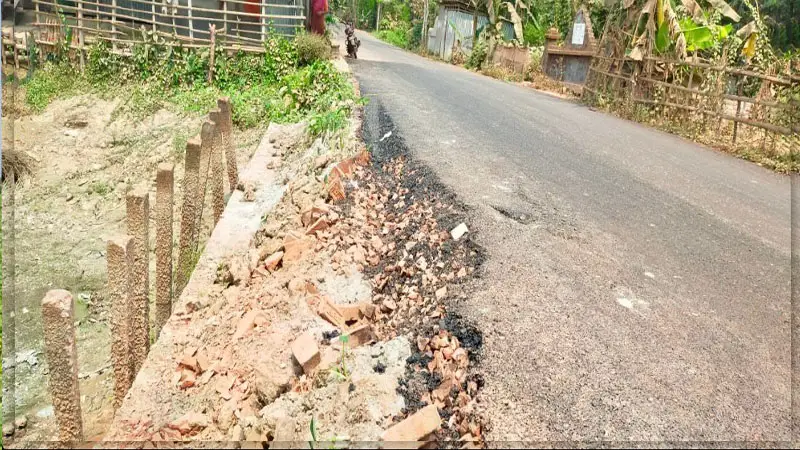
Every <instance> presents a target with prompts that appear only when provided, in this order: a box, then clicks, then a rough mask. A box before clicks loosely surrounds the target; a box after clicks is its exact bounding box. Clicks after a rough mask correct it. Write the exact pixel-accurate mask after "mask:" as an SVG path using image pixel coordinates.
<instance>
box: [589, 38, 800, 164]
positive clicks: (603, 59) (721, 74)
mask: <svg viewBox="0 0 800 450" xmlns="http://www.w3.org/2000/svg"><path fill="white" fill-rule="evenodd" d="M606 32H607V30H604V36H603V37H602V38H601V43H600V45H598V46H597V53H596V54H595V56H594V57H593V59H592V63H591V65H590V68H589V74H588V76H587V79H586V84H585V86H584V87H583V90H584V99H585V101H586V102H588V103H590V104H599V103H604V104H607V105H610V106H611V107H614V108H617V109H619V110H623V111H627V112H630V111H632V110H634V109H635V105H640V106H644V107H646V110H647V111H648V112H650V114H651V116H650V118H671V119H677V120H673V121H674V122H677V123H683V124H689V123H691V124H694V125H697V126H696V127H695V128H697V129H698V130H697V131H695V133H704V132H708V133H709V134H710V135H712V136H715V137H716V139H723V138H724V139H727V138H728V136H727V135H724V133H722V134H721V133H720V130H721V129H727V130H730V129H731V128H732V133H730V142H731V143H732V144H736V143H737V139H741V136H742V133H741V128H742V126H743V125H746V126H747V127H751V129H750V130H749V131H750V135H753V134H758V135H759V138H758V139H751V140H750V141H751V142H750V143H751V144H752V143H753V142H757V141H760V143H759V145H760V147H761V149H762V150H764V149H765V146H767V145H768V142H770V143H771V144H772V147H773V149H774V148H775V147H780V148H779V149H778V150H779V151H780V152H781V153H788V152H791V153H796V152H797V151H798V150H800V149H799V148H798V145H800V138H798V136H799V135H800V102H798V101H797V100H795V99H793V98H792V96H791V95H790V93H791V92H794V93H796V92H797V91H798V89H800V74H797V73H794V72H793V71H792V70H791V69H790V68H786V69H785V70H784V71H783V72H784V73H778V74H776V73H760V72H757V71H754V70H752V68H750V67H748V68H745V67H731V66H727V65H726V64H719V65H717V64H710V63H707V62H701V61H698V60H697V59H688V60H685V61H678V60H674V59H668V58H662V57H656V56H645V57H643V58H641V59H633V58H630V57H629V56H627V55H626V53H627V52H626V51H625V50H624V49H625V47H626V46H625V44H624V40H623V43H622V45H620V44H621V43H620V42H614V40H613V39H608V37H607V33H606ZM608 34H610V35H614V33H608ZM609 40H610V41H611V42H609ZM603 41H605V42H603ZM726 55H727V49H726V50H724V51H723V57H722V58H721V60H722V61H726V60H727V58H726V57H725V56H726ZM688 121H690V122H688ZM731 124H732V126H731ZM723 125H725V128H723Z"/></svg>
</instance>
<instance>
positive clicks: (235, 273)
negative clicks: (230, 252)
mask: <svg viewBox="0 0 800 450" xmlns="http://www.w3.org/2000/svg"><path fill="white" fill-rule="evenodd" d="M230 272H231V275H232V278H233V283H231V284H237V285H241V286H247V283H248V282H249V281H250V271H249V270H248V269H247V263H246V262H245V261H244V259H243V258H233V260H231V262H230Z"/></svg>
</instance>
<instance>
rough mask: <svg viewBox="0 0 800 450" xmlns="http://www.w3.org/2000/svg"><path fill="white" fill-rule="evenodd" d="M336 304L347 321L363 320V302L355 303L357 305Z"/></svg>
mask: <svg viewBox="0 0 800 450" xmlns="http://www.w3.org/2000/svg"><path fill="white" fill-rule="evenodd" d="M335 306H336V309H338V310H339V312H340V313H341V315H342V318H343V319H344V322H345V323H348V322H355V321H358V320H361V316H362V314H361V306H362V305H361V304H355V305H339V304H337V305H335Z"/></svg>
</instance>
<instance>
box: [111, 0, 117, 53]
mask: <svg viewBox="0 0 800 450" xmlns="http://www.w3.org/2000/svg"><path fill="white" fill-rule="evenodd" d="M111 33H112V34H114V35H116V34H117V0H111ZM111 48H112V49H113V50H114V51H116V50H117V43H116V42H112V44H111Z"/></svg>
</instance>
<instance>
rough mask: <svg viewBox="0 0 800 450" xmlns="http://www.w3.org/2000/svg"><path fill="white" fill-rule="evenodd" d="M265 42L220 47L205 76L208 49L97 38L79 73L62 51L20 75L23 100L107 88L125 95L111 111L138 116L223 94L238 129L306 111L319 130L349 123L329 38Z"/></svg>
mask: <svg viewBox="0 0 800 450" xmlns="http://www.w3.org/2000/svg"><path fill="white" fill-rule="evenodd" d="M323 44H324V45H323ZM264 49H265V53H264V54H248V53H244V52H238V53H234V54H228V53H226V52H224V51H222V50H218V52H217V54H216V55H215V64H214V79H213V81H212V82H211V83H209V82H208V80H207V77H208V71H209V65H210V55H209V51H208V49H199V50H194V49H184V48H181V47H170V46H167V45H164V44H162V43H158V42H150V41H147V42H142V43H140V44H136V45H133V46H132V47H131V48H130V51H131V56H129V57H122V56H119V55H115V54H112V53H111V51H110V48H109V45H108V44H107V43H104V42H100V43H97V44H95V45H93V46H92V47H91V48H90V49H89V52H88V54H89V57H88V61H87V63H86V70H85V73H83V74H81V73H80V72H79V71H77V70H76V69H75V68H74V66H73V65H72V63H71V62H70V61H68V60H67V59H55V60H53V61H50V62H48V63H46V64H45V65H44V66H43V67H42V68H41V69H39V70H37V71H36V72H35V74H34V75H33V76H32V77H31V78H29V79H28V80H26V82H25V103H26V104H27V105H29V106H30V107H31V108H32V109H33V110H34V111H37V112H38V111H41V110H43V109H44V108H45V107H47V105H48V104H50V103H51V102H52V101H54V100H56V99H58V98H62V97H69V96H72V95H75V94H76V93H78V92H81V93H83V92H91V93H95V94H98V95H101V96H108V95H113V96H116V97H120V98H123V99H124V101H123V102H122V103H121V104H120V105H119V106H118V107H117V109H116V110H115V111H114V113H113V115H112V119H114V118H116V117H120V116H125V117H131V118H134V119H137V118H144V117H148V116H151V115H153V114H155V113H156V112H157V111H158V110H160V109H162V108H168V109H171V110H174V111H175V112H180V113H187V114H196V113H200V114H202V113H205V112H207V111H208V110H210V109H212V108H213V107H215V106H216V101H217V99H218V98H219V97H221V96H227V97H229V98H230V99H231V107H232V119H233V123H234V125H235V126H237V127H239V128H241V129H247V128H253V127H257V126H263V125H266V124H268V123H270V122H277V123H286V122H296V121H299V120H305V119H308V120H309V121H310V123H312V129H311V132H312V133H313V134H319V133H323V132H326V131H335V130H338V129H341V128H342V127H343V126H344V125H345V124H346V123H347V121H346V118H347V117H348V116H349V113H350V111H351V110H352V108H353V107H354V106H355V105H356V104H357V101H358V100H357V99H356V95H355V93H354V91H353V88H352V85H351V84H350V82H349V80H348V79H347V78H346V77H345V75H344V74H342V73H340V72H339V71H338V70H336V68H335V67H334V66H333V64H332V63H331V62H330V61H328V60H327V57H328V55H329V53H330V44H328V43H327V41H325V40H324V39H323V38H318V37H312V36H305V35H302V36H298V38H297V39H296V40H295V41H292V42H290V41H288V40H286V39H283V38H279V37H275V38H272V39H269V40H268V41H267V42H265V43H264ZM175 146H176V155H177V154H182V151H183V148H181V149H177V147H185V142H175Z"/></svg>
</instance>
